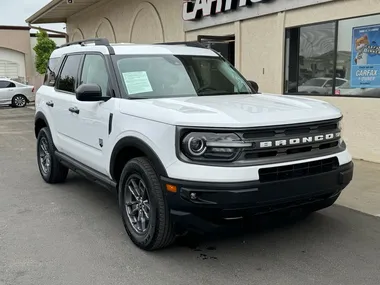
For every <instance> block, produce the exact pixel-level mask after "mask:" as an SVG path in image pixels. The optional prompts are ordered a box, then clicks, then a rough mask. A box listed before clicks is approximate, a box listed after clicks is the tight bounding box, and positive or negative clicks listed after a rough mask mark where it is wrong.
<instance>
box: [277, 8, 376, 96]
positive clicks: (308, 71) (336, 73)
mask: <svg viewBox="0 0 380 285" xmlns="http://www.w3.org/2000/svg"><path fill="white" fill-rule="evenodd" d="M285 44H286V51H285V55H286V58H285V86H284V91H285V93H286V94H299V95H322V96H323V95H325V96H326V95H330V96H331V95H335V96H359V97H380V15H375V16H367V17H359V18H354V19H347V20H338V21H334V22H329V23H322V24H315V25H309V26H304V27H295V28H289V29H287V30H286V42H285Z"/></svg>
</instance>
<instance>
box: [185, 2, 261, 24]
mask: <svg viewBox="0 0 380 285" xmlns="http://www.w3.org/2000/svg"><path fill="white" fill-rule="evenodd" d="M260 2H268V0H185V1H184V2H183V8H182V18H183V20H184V21H193V20H197V19H201V18H202V17H207V16H210V15H216V14H219V13H224V12H228V11H231V10H237V9H239V8H241V7H250V6H252V5H253V4H255V3H260Z"/></svg>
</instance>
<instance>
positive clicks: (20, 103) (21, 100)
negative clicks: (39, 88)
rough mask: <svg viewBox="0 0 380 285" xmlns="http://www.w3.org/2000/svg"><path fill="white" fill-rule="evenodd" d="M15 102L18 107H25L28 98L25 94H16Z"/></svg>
mask: <svg viewBox="0 0 380 285" xmlns="http://www.w3.org/2000/svg"><path fill="white" fill-rule="evenodd" d="M14 104H15V105H16V106H17V107H24V106H25V104H26V100H25V98H24V97H23V96H16V97H15V99H14Z"/></svg>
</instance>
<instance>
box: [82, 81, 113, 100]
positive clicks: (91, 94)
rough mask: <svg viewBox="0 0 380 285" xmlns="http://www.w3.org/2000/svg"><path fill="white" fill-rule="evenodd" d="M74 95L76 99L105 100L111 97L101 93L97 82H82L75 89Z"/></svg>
mask: <svg viewBox="0 0 380 285" xmlns="http://www.w3.org/2000/svg"><path fill="white" fill-rule="evenodd" d="M76 97H77V100H78V101H84V102H96V101H107V100H109V99H111V97H105V96H103V95H102V89H101V88H100V86H99V85H98V84H92V83H91V84H82V85H80V86H79V87H78V88H77V90H76Z"/></svg>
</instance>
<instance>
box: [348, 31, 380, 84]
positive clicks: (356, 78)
mask: <svg viewBox="0 0 380 285" xmlns="http://www.w3.org/2000/svg"><path fill="white" fill-rule="evenodd" d="M351 51H352V52H351V82H350V85H351V88H380V25H372V26H363V27H355V28H353V29H352V47H351Z"/></svg>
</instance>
